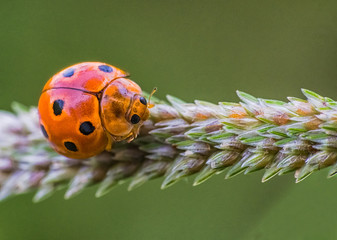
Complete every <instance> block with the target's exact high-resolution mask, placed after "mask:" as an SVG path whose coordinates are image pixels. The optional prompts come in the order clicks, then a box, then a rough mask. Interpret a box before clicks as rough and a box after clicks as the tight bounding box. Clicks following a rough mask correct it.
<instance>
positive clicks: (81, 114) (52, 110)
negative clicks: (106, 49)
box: [38, 62, 150, 159]
mask: <svg viewBox="0 0 337 240" xmlns="http://www.w3.org/2000/svg"><path fill="white" fill-rule="evenodd" d="M128 76H129V75H128V73H126V72H124V71H123V70H121V69H118V68H116V67H114V66H111V65H109V64H106V63H101V62H84V63H79V64H75V65H72V66H70V67H68V68H65V69H64V70H62V71H60V72H59V73H57V74H55V75H54V76H53V77H52V78H51V79H49V81H48V82H47V83H46V85H45V86H44V88H43V90H42V94H41V96H40V99H39V104H38V112H39V120H40V127H41V130H42V133H43V135H44V136H45V137H46V138H47V139H48V141H49V142H50V144H51V146H52V147H53V148H54V149H55V150H56V151H57V152H58V153H60V154H62V155H64V156H66V157H69V158H76V159H84V158H88V157H92V156H95V155H97V154H98V153H100V152H102V151H104V150H110V149H111V146H112V144H113V143H114V142H118V141H122V140H127V141H132V140H133V139H134V138H135V137H136V136H137V134H138V132H139V128H140V127H141V125H142V124H143V122H144V121H145V120H147V119H148V118H149V115H150V114H149V109H148V108H149V107H150V104H148V103H147V101H146V99H145V98H144V97H143V96H142V90H141V88H140V87H139V86H138V84H136V83H135V82H133V81H131V80H130V79H129V78H128Z"/></svg>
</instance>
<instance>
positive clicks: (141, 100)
mask: <svg viewBox="0 0 337 240" xmlns="http://www.w3.org/2000/svg"><path fill="white" fill-rule="evenodd" d="M139 101H140V102H141V103H142V104H144V105H146V104H147V101H146V99H145V98H144V97H140V98H139Z"/></svg>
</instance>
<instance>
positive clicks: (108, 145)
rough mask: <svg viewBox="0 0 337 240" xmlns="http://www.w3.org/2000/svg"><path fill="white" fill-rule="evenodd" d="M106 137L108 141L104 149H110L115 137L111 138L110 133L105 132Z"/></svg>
mask: <svg viewBox="0 0 337 240" xmlns="http://www.w3.org/2000/svg"><path fill="white" fill-rule="evenodd" d="M107 137H108V143H107V145H106V147H105V150H106V151H110V150H111V149H112V146H113V144H114V143H115V142H116V141H115V139H114V138H113V136H111V135H110V134H107Z"/></svg>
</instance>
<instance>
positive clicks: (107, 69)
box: [98, 65, 113, 73]
mask: <svg viewBox="0 0 337 240" xmlns="http://www.w3.org/2000/svg"><path fill="white" fill-rule="evenodd" d="M98 68H99V70H101V71H102V72H107V73H110V72H112V71H113V69H112V67H110V66H108V65H99V66H98Z"/></svg>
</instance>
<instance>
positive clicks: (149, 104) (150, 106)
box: [147, 87, 157, 108]
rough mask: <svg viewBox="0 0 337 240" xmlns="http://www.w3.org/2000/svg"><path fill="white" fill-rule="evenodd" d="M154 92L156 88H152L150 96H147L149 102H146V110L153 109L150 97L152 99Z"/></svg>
mask: <svg viewBox="0 0 337 240" xmlns="http://www.w3.org/2000/svg"><path fill="white" fill-rule="evenodd" d="M156 91H157V88H156V87H154V88H153V90H152V92H151V94H150V96H149V101H147V102H148V103H147V107H148V108H153V107H154V104H152V103H151V97H152V95H153V94H154V93H155V92H156Z"/></svg>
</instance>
